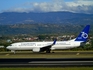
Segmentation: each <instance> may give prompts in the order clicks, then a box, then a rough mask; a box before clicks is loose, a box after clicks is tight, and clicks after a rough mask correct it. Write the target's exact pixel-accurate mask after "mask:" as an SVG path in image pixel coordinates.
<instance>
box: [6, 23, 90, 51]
mask: <svg viewBox="0 0 93 70" xmlns="http://www.w3.org/2000/svg"><path fill="white" fill-rule="evenodd" d="M89 29H90V25H86V27H85V28H84V29H83V30H82V31H81V32H80V34H79V35H78V36H77V37H76V38H75V39H72V40H68V41H57V40H56V39H55V40H54V41H43V42H18V43H13V44H11V45H9V46H7V47H6V48H7V49H9V50H11V52H14V53H15V51H16V50H32V51H33V52H44V51H46V53H50V51H51V50H56V49H70V48H75V47H79V46H81V44H82V43H83V42H86V41H87V39H88V33H89Z"/></svg>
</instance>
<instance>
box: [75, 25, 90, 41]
mask: <svg viewBox="0 0 93 70" xmlns="http://www.w3.org/2000/svg"><path fill="white" fill-rule="evenodd" d="M89 29H90V25H87V26H86V27H85V28H84V29H83V30H82V32H81V33H80V34H79V35H78V37H77V38H76V39H75V41H82V42H86V41H87V39H88V33H89Z"/></svg>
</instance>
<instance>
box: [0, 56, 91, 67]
mask: <svg viewBox="0 0 93 70" xmlns="http://www.w3.org/2000/svg"><path fill="white" fill-rule="evenodd" d="M73 66H77V67H84V66H88V67H89V66H91V67H93V58H17V59H16V58H8V59H7V58H6V59H0V67H73Z"/></svg>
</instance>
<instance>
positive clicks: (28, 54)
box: [0, 51, 93, 58]
mask: <svg viewBox="0 0 93 70" xmlns="http://www.w3.org/2000/svg"><path fill="white" fill-rule="evenodd" d="M0 58H93V52H83V53H82V52H67V51H66V52H65V51H64V52H56V53H47V54H46V53H32V52H28V51H27V52H23V51H22V52H20V51H19V52H16V54H13V53H11V52H0Z"/></svg>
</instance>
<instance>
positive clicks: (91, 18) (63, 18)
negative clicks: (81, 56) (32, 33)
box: [0, 12, 93, 25]
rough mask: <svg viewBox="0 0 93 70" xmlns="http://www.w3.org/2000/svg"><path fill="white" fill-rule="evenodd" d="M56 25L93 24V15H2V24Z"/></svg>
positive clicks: (63, 13) (0, 15) (9, 13)
mask: <svg viewBox="0 0 93 70" xmlns="http://www.w3.org/2000/svg"><path fill="white" fill-rule="evenodd" d="M27 23H30V24H31V23H55V24H68V23H70V24H92V23H93V14H83V13H71V12H45V13H34V12H30V13H25V12H24V13H18V12H4V13H0V24H4V25H6V24H27Z"/></svg>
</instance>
